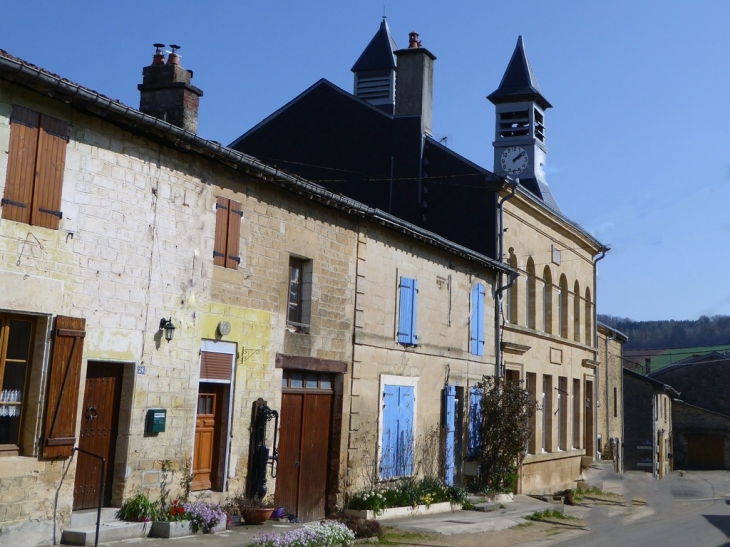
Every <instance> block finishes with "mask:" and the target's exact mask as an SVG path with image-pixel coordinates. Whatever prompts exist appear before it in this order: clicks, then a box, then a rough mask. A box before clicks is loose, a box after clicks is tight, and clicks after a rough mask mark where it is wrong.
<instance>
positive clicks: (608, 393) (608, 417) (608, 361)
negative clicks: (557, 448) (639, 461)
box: [596, 326, 618, 461]
mask: <svg viewBox="0 0 730 547" xmlns="http://www.w3.org/2000/svg"><path fill="white" fill-rule="evenodd" d="M597 331H598V327H597V326H596V332H597ZM611 340H616V331H613V334H611V338H609V337H608V336H606V343H605V350H606V438H607V440H608V442H610V441H611V413H610V412H609V410H610V408H609V406H610V405H609V404H608V402H609V401H610V400H611V399H610V396H611V390H610V388H609V386H608V384H609V374H608V372H609V368H610V364H611V356H610V355H609V354H608V342H609V341H611ZM616 399H617V400H616V403H618V397H617V398H616ZM615 458H616V455H615V454H614V461H615Z"/></svg>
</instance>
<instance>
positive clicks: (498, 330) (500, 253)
mask: <svg viewBox="0 0 730 547" xmlns="http://www.w3.org/2000/svg"><path fill="white" fill-rule="evenodd" d="M504 181H505V182H506V183H507V187H508V188H510V193H509V194H508V195H506V196H505V197H503V198H502V199H500V200H499V201H498V202H497V209H498V210H499V227H498V231H497V260H499V262H502V261H503V260H504V202H505V201H507V200H508V199H512V198H513V197H515V194H516V193H517V187H518V186H519V185H520V179H515V180H512V179H511V178H510V177H505V178H504ZM497 279H498V285H499V286H498V287H497V289H496V290H495V291H494V360H495V363H496V367H495V368H496V369H497V370H496V372H497V376H498V377H502V376H504V367H503V366H502V321H501V319H502V318H501V314H502V293H503V292H504V291H505V290H509V288H510V287H511V286H512V285H514V283H515V281H517V272H510V274H509V281H508V282H507V284H506V285H502V274H501V273H500V274H498V276H497Z"/></svg>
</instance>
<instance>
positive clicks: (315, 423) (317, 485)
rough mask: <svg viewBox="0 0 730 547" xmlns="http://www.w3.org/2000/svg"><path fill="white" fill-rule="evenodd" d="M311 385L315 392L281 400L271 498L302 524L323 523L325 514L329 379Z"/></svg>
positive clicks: (294, 393) (299, 392)
mask: <svg viewBox="0 0 730 547" xmlns="http://www.w3.org/2000/svg"><path fill="white" fill-rule="evenodd" d="M295 374H296V373H295ZM321 376H324V375H321ZM285 380H286V376H285ZM290 382H291V381H290ZM313 382H316V383H315V385H316V386H317V387H316V388H315V387H310V389H306V388H303V389H301V390H296V391H295V390H287V391H285V392H283V393H282V396H281V425H280V436H279V447H278V451H279V467H278V470H277V475H276V493H275V495H274V498H275V501H276V505H281V506H284V507H286V509H287V510H288V511H290V512H292V513H294V514H296V515H297V517H298V518H299V519H300V520H301V521H302V522H311V521H314V520H319V519H322V518H324V517H325V516H326V511H327V482H328V469H329V462H330V429H331V425H332V401H333V395H332V392H331V385H332V384H331V381H330V380H328V379H325V381H324V382H329V383H326V384H325V383H324V382H323V381H322V379H321V378H320V380H319V381H313ZM323 385H327V386H329V390H325V389H322V386H323ZM302 386H306V383H304V382H303V383H302Z"/></svg>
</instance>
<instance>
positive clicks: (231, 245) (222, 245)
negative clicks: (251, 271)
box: [213, 196, 243, 270]
mask: <svg viewBox="0 0 730 547" xmlns="http://www.w3.org/2000/svg"><path fill="white" fill-rule="evenodd" d="M215 211H216V216H215V244H214V246H213V264H215V265H216V266H223V267H224V268H231V269H233V270H237V269H238V265H239V264H240V263H241V257H240V256H239V245H240V239H241V219H242V218H243V210H242V208H241V204H240V203H239V202H237V201H234V200H232V199H228V198H224V197H220V196H219V197H218V201H216V204H215Z"/></svg>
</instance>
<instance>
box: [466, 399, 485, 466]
mask: <svg viewBox="0 0 730 547" xmlns="http://www.w3.org/2000/svg"><path fill="white" fill-rule="evenodd" d="M481 423H482V389H481V388H479V387H476V386H472V387H470V388H469V445H468V452H467V454H468V456H469V457H470V458H476V457H477V456H478V454H479V450H480V449H481V446H482V441H481V435H480V432H479V427H480V425H481Z"/></svg>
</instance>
